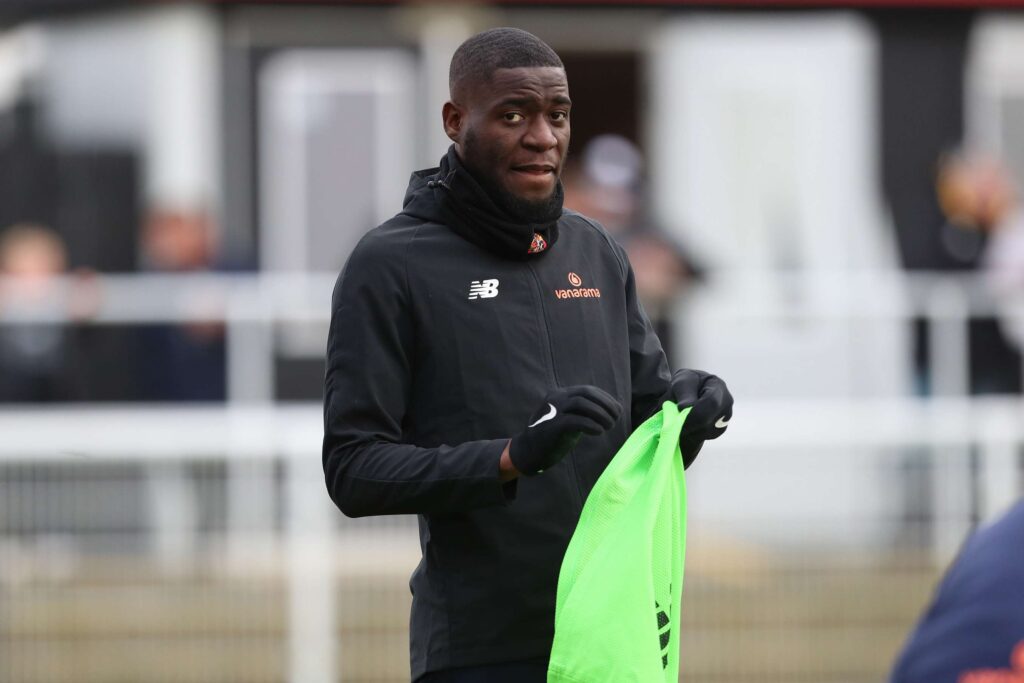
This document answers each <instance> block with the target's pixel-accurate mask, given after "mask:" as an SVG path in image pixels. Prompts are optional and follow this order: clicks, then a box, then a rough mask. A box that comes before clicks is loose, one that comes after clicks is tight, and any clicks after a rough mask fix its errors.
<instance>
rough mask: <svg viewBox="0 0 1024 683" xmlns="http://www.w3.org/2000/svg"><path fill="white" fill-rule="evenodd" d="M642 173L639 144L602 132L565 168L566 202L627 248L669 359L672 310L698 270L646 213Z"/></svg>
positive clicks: (639, 288) (672, 338) (638, 289)
mask: <svg viewBox="0 0 1024 683" xmlns="http://www.w3.org/2000/svg"><path fill="white" fill-rule="evenodd" d="M642 178H643V157H642V155H641V153H640V150H639V149H638V148H637V147H636V145H634V144H633V143H632V142H630V141H629V140H628V139H626V138H624V137H622V136H620V135H612V134H605V135H599V136H597V137H595V138H593V139H592V140H591V141H590V142H588V143H587V145H586V146H585V147H584V148H583V153H582V155H581V158H580V160H579V161H576V162H571V163H570V164H568V167H567V168H566V171H565V174H564V183H565V205H566V206H567V207H568V208H570V209H573V210H575V211H579V212H580V213H582V214H584V215H586V216H590V217H591V218H594V219H595V220H597V222H598V223H600V224H601V225H603V226H604V227H605V228H606V229H607V230H608V232H609V233H610V234H611V235H612V237H614V238H615V240H616V241H617V242H619V244H621V245H622V246H623V247H624V248H625V250H626V254H627V255H628V256H629V261H630V264H631V265H632V266H633V273H634V275H635V276H636V292H637V296H639V297H640V302H641V303H642V304H643V307H644V311H645V312H646V313H647V315H648V317H649V318H650V319H651V324H652V325H654V329H655V331H656V332H657V334H658V338H659V339H660V340H661V343H662V346H663V347H664V349H665V354H666V356H668V359H669V362H670V363H671V362H672V360H673V350H674V349H675V344H674V341H675V334H674V331H673V324H672V313H673V309H674V308H675V304H676V302H677V301H678V300H679V297H680V296H681V295H683V294H684V293H685V291H686V289H687V287H689V286H690V285H691V284H693V283H694V282H696V281H697V280H699V279H700V271H699V269H698V268H697V266H696V265H695V264H694V262H693V260H692V259H691V258H690V257H689V255H688V254H687V253H686V250H685V249H684V248H683V247H682V246H681V245H680V244H679V243H678V241H676V240H675V239H673V238H672V237H670V236H669V235H668V234H667V233H666V232H665V231H664V230H662V229H661V228H660V227H659V226H658V225H657V224H656V223H655V222H654V220H653V219H652V218H651V217H650V216H648V215H646V213H645V211H644V207H645V206H646V204H645V202H644V201H643V181H642Z"/></svg>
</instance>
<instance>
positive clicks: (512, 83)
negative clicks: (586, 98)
mask: <svg viewBox="0 0 1024 683" xmlns="http://www.w3.org/2000/svg"><path fill="white" fill-rule="evenodd" d="M480 85H481V87H480V89H479V90H478V92H480V93H481V94H484V95H485V97H486V98H487V99H488V100H495V99H502V98H504V97H506V96H514V95H520V96H530V95H531V94H532V95H533V96H536V97H540V98H543V99H547V98H549V97H553V96H558V95H562V96H567V95H568V94H569V83H568V81H567V79H566V77H565V69H563V68H561V67H557V66H520V67H515V68H511V69H495V70H494V71H493V72H492V73H491V77H490V78H489V79H488V80H487V82H485V83H481V84H480Z"/></svg>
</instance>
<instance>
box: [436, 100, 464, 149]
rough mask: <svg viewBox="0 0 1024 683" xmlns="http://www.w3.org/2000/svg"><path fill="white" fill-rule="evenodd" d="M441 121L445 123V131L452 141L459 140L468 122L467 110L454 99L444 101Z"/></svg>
mask: <svg viewBox="0 0 1024 683" xmlns="http://www.w3.org/2000/svg"><path fill="white" fill-rule="evenodd" d="M441 122H442V123H443V124H444V132H445V135H447V136H448V137H449V138H451V141H452V142H459V141H460V139H461V138H462V128H463V126H464V125H465V123H466V117H465V112H463V110H462V107H460V106H459V105H457V104H455V103H454V102H452V101H450V100H449V101H448V102H445V103H444V106H443V107H442V108H441Z"/></svg>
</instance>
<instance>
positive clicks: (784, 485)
mask: <svg viewBox="0 0 1024 683" xmlns="http://www.w3.org/2000/svg"><path fill="white" fill-rule="evenodd" d="M864 4H865V7H861V8H858V7H856V6H850V5H845V6H840V5H839V4H838V3H831V2H825V1H822V2H818V3H807V2H792V3H788V2H781V3H780V4H778V5H777V6H774V7H771V8H768V7H761V8H757V9H754V8H751V7H749V6H744V5H749V3H728V2H723V3H717V2H712V3H703V4H702V5H701V6H699V7H698V6H695V5H692V4H690V3H685V2H679V3H673V2H652V3H638V4H632V3H621V4H619V5H609V4H608V3H603V2H602V3H596V2H595V3H586V2H569V3H561V4H554V3H552V4H550V5H548V4H546V3H543V2H536V1H534V2H521V3H520V2H511V1H510V2H501V3H494V4H489V3H479V4H468V3H453V4H447V5H446V4H433V3H429V2H416V3H409V4H403V3H397V2H396V3H391V2H376V3H345V2H337V3H315V4H302V3H283V4H272V3H254V4H247V3H242V2H237V3H236V2H216V3H213V2H211V3H168V4H160V3H153V4H150V3H128V2H106V1H103V0H76V1H71V0H64V1H58V0H35V1H33V2H18V1H15V0H3V1H0V403H2V404H3V405H0V681H18V682H21V681H64V680H67V681H72V680H74V681H103V682H110V681H139V680H167V681H185V680H187V681H264V680H265V681H280V680H289V681H294V682H302V683H307V682H308V683H317V682H319V681H325V682H326V681H329V680H345V681H400V680H407V679H408V664H407V661H406V633H405V630H404V629H405V625H406V620H407V610H408V589H407V587H406V579H407V576H408V573H409V571H411V568H412V567H413V566H414V565H415V562H416V560H417V554H418V544H417V541H416V531H415V520H414V519H407V518H393V519H370V520H346V519H343V518H342V517H341V515H340V513H338V512H337V511H336V510H333V509H331V507H330V503H329V500H328V499H327V497H326V495H325V492H324V488H323V484H322V481H321V476H322V475H321V474H320V459H319V458H320V454H319V439H320V436H321V434H322V432H321V425H320V422H319V420H320V413H319V411H320V408H319V400H320V397H321V392H322V376H323V351H324V345H325V340H326V332H327V325H328V322H329V317H330V294H331V289H332V286H333V281H334V277H335V275H336V273H337V272H338V270H339V269H340V267H341V265H342V264H343V263H344V261H345V258H346V256H347V254H348V253H349V251H350V250H351V249H352V247H353V245H354V244H355V242H356V241H357V240H358V239H359V237H360V236H361V235H362V234H363V233H364V232H365V231H366V230H368V229H369V228H371V227H373V226H374V225H376V224H378V223H379V222H381V221H383V220H385V219H386V218H388V217H390V216H391V215H393V214H394V213H396V212H397V211H398V210H400V208H401V200H402V196H403V192H404V188H405V185H406V182H407V180H408V176H409V173H410V172H411V171H413V170H415V169H419V168H426V167H430V166H434V165H436V163H437V160H438V159H439V158H440V157H441V155H442V154H443V153H444V151H445V149H446V148H447V144H448V141H447V139H446V138H445V136H444V134H443V132H442V130H441V126H440V110H441V104H442V103H443V102H444V100H445V99H446V98H447V68H448V62H449V59H450V56H451V54H452V52H453V51H454V49H455V47H457V46H458V45H459V43H460V42H461V41H462V40H464V39H465V38H467V37H468V36H470V35H472V34H473V33H474V32H476V31H477V30H480V29H483V28H487V27H490V26H497V25H509V26H516V27H520V28H523V29H526V30H529V31H531V32H533V33H536V34H537V35H539V36H540V37H541V38H543V39H544V40H546V41H547V42H548V43H549V44H550V45H551V46H552V47H554V49H555V50H556V51H557V52H558V53H559V54H560V55H561V57H562V59H563V61H564V62H565V65H566V69H567V72H568V77H569V85H570V93H571V96H572V99H573V103H574V104H573V112H572V131H573V133H572V143H571V147H570V156H569V162H568V165H567V167H566V170H565V174H564V177H563V181H564V183H565V196H566V200H565V203H566V205H567V206H569V207H570V208H573V209H576V210H578V211H581V212H583V213H585V214H588V215H590V216H592V217H594V218H596V219H597V220H599V221H600V222H601V223H602V224H603V225H604V226H605V227H607V228H608V230H609V231H611V232H612V233H613V235H614V236H615V237H616V239H619V240H621V242H622V243H623V244H624V246H625V247H626V249H627V251H628V253H629V255H630V259H631V261H632V263H633V267H634V269H635V271H636V277H637V285H638V288H639V290H640V295H641V298H642V300H643V303H644V305H645V308H646V310H647V312H648V313H649V315H650V316H651V318H652V320H654V322H655V325H656V327H657V329H658V331H659V333H660V335H661V338H662V341H663V343H664V345H665V347H666V350H667V352H668V354H669V357H670V360H671V362H672V364H673V365H674V366H687V367H690V366H693V367H702V368H708V369H711V370H713V371H715V372H716V373H718V374H720V375H722V376H723V377H726V378H727V379H728V381H729V384H730V387H731V388H732V390H733V393H734V395H735V396H736V399H737V408H738V410H737V417H738V419H737V420H735V424H734V427H733V429H732V430H730V438H729V439H724V440H722V443H721V444H718V443H716V444H715V447H714V448H713V449H712V450H711V452H708V453H707V454H706V455H705V456H703V457H702V460H701V463H700V466H699V467H697V468H695V470H694V471H693V472H691V473H690V475H689V476H690V487H691V507H690V533H691V537H690V544H691V545H690V550H689V551H688V556H687V557H688V568H687V584H686V592H685V595H684V601H683V613H684V614H683V618H684V622H685V624H684V628H683V636H682V641H683V644H682V647H683V653H682V671H683V678H684V679H686V680H689V681H694V682H701V681H707V682H712V681H718V682H722V683H734V682H742V681H758V682H771V681H779V682H780V683H781V682H782V681H786V682H787V683H788V682H793V681H806V682H807V683H828V682H835V683H840V682H844V683H845V682H850V683H859V682H861V681H863V682H865V683H866V682H867V681H878V680H883V679H884V677H885V675H886V672H887V671H888V669H889V667H890V666H891V664H892V661H893V658H894V657H895V655H896V653H897V651H898V650H899V647H900V645H901V643H902V642H903V640H904V638H905V637H906V634H907V632H908V631H909V629H910V628H911V626H912V625H913V623H914V619H915V618H916V615H917V614H918V613H919V611H920V610H921V609H922V608H923V606H924V605H925V603H926V601H927V597H928V595H929V591H930V590H931V588H932V586H933V585H934V581H935V579H936V577H937V576H938V575H939V573H940V572H941V571H942V568H943V567H944V566H946V564H947V563H948V562H949V561H950V559H951V558H952V557H953V555H954V553H955V552H956V550H957V548H958V547H959V545H960V543H961V542H962V540H963V539H964V537H965V535H966V534H967V533H968V532H969V531H970V530H971V529H973V528H975V527H976V526H977V525H979V524H982V523H984V522H986V521H988V520H991V519H993V518H994V517H995V516H996V515H998V514H999V513H1000V512H1002V511H1003V510H1005V509H1007V508H1008V507H1009V506H1010V505H1011V504H1012V503H1013V502H1014V501H1015V500H1018V499H1019V498H1020V496H1021V495H1022V492H1024V449H1022V446H1024V420H1022V419H1021V418H1022V417H1024V402H1022V400H1021V391H1022V378H1024V366H1022V362H1021V349H1022V344H1024V305H1022V304H1024V212H1022V210H1021V206H1020V204H1019V201H1020V195H1019V191H1020V188H1021V184H1020V183H1021V181H1022V179H1024V13H1021V12H1019V11H1015V10H1012V9H998V8H992V7H989V8H983V7H981V6H980V5H983V4H986V5H990V4H991V3H977V5H978V6H973V5H974V3H971V2H963V3H960V4H959V5H958V6H950V5H951V4H952V5H957V3H945V2H936V3H934V4H935V5H943V8H941V9H938V8H929V7H927V4H928V3H912V4H914V5H917V6H915V7H905V6H901V5H905V4H907V3H892V6H887V3H885V2H871V3H864Z"/></svg>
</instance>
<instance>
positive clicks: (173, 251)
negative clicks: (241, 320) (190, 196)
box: [140, 208, 226, 401]
mask: <svg viewBox="0 0 1024 683" xmlns="http://www.w3.org/2000/svg"><path fill="white" fill-rule="evenodd" d="M142 250H143V265H144V267H145V268H146V269H148V270H153V271H158V272H165V273H190V272H201V271H206V270H210V269H211V268H212V267H213V266H214V265H215V264H216V259H217V243H216V240H215V235H214V231H213V225H212V222H211V220H210V218H209V216H208V215H207V214H206V213H205V212H203V211H186V210H176V209H164V208H157V209H154V210H153V211H152V212H151V213H150V214H149V217H148V219H147V221H146V224H145V226H144V227H143V233H142ZM196 305H198V306H203V305H205V304H204V302H196ZM214 317H216V314H215V313H213V312H211V318H214ZM141 341H142V367H141V368H140V378H141V380H142V389H143V392H144V394H145V396H146V398H148V399H150V400H157V401H221V400H224V398H225V395H226V378H225V373H226V360H225V346H224V325H223V323H222V322H219V321H218V322H204V323H188V324H184V325H170V324H168V325H152V326H149V327H148V328H146V330H145V331H144V332H143V334H142V340H141Z"/></svg>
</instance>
